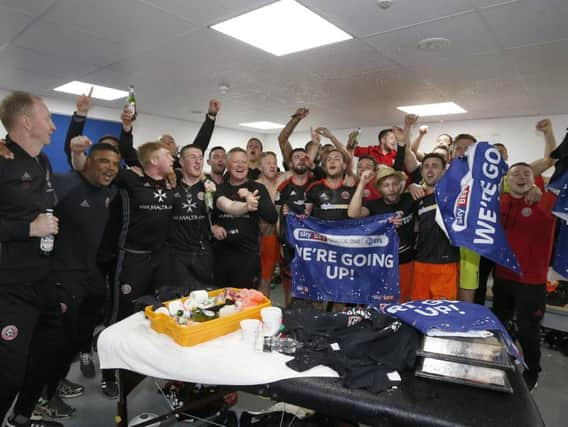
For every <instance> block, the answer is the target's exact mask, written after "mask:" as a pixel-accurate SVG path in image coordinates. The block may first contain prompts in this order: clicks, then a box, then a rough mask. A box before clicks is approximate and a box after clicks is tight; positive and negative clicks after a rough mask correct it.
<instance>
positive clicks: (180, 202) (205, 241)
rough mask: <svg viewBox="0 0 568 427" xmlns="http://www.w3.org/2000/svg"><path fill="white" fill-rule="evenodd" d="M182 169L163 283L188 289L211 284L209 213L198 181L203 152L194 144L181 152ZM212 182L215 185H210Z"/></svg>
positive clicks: (211, 263)
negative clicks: (165, 277)
mask: <svg viewBox="0 0 568 427" xmlns="http://www.w3.org/2000/svg"><path fill="white" fill-rule="evenodd" d="M179 159H180V163H181V166H182V170H181V171H176V173H177V174H178V177H177V178H178V179H177V186H176V188H175V189H174V192H173V213H172V220H171V222H170V226H169V228H168V237H167V247H168V254H167V262H166V266H167V268H166V270H167V271H169V273H170V274H169V277H168V279H169V280H167V283H166V285H167V286H169V287H172V288H174V287H175V288H179V289H184V290H185V292H184V293H186V294H187V293H188V292H189V291H193V290H198V289H205V288H210V287H212V286H213V253H212V250H211V223H210V216H209V215H210V212H209V209H208V208H207V207H206V197H205V193H206V189H205V185H204V183H203V182H202V181H201V174H202V171H203V152H202V151H201V148H200V147H198V146H197V145H193V144H191V145H186V146H185V147H183V148H182V149H181V151H180V156H179ZM213 185H214V184H213Z"/></svg>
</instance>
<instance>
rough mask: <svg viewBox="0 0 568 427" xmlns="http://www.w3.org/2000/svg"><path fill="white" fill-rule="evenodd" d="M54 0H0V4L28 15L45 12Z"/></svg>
mask: <svg viewBox="0 0 568 427" xmlns="http://www.w3.org/2000/svg"><path fill="white" fill-rule="evenodd" d="M53 3H55V0H0V6H6V7H9V8H11V9H14V10H18V11H20V12H23V13H25V14H27V15H30V16H37V15H40V14H42V13H43V12H45V11H46V10H47V9H48V8H49V7H50V6H51V5H53Z"/></svg>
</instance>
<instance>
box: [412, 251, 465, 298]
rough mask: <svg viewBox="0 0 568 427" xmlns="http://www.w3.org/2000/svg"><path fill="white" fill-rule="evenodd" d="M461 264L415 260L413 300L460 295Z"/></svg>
mask: <svg viewBox="0 0 568 427" xmlns="http://www.w3.org/2000/svg"><path fill="white" fill-rule="evenodd" d="M458 269H459V264H458V263H457V262H456V263H450V264H429V263H424V262H419V261H414V277H413V280H412V289H411V290H410V298H411V299H412V301H416V300H424V299H449V300H455V299H457V297H458V278H459V274H458Z"/></svg>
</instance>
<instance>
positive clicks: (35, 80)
mask: <svg viewBox="0 0 568 427" xmlns="http://www.w3.org/2000/svg"><path fill="white" fill-rule="evenodd" d="M58 84H60V83H59V79H58V78H57V77H53V76H47V75H45V74H42V73H41V71H40V70H37V71H36V72H29V71H23V70H20V69H17V68H6V69H3V70H2V72H1V73H0V88H2V89H5V90H25V91H28V92H31V93H34V94H36V95H51V94H52V92H51V88H54V87H56V85H58Z"/></svg>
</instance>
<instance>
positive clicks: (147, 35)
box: [42, 0, 196, 50]
mask: <svg viewBox="0 0 568 427" xmlns="http://www.w3.org/2000/svg"><path fill="white" fill-rule="evenodd" d="M42 21H44V22H49V23H52V24H56V25H59V26H66V27H71V28H74V29H76V30H79V31H84V32H87V33H90V34H93V35H96V36H98V37H100V38H104V39H106V40H108V41H111V42H113V43H116V44H118V45H121V46H123V47H124V48H127V49H135V50H146V49H148V48H151V47H153V46H159V45H162V44H164V43H166V42H167V41H169V40H170V39H172V38H174V37H176V36H178V35H180V34H184V33H188V32H190V31H193V30H195V29H196V27H195V26H193V25H192V24H190V23H189V22H188V21H186V20H184V19H181V18H180V17H178V16H175V15H173V14H169V13H166V12H164V11H162V10H159V9H156V8H155V7H151V6H149V5H147V4H144V3H141V2H139V1H137V0H120V1H116V0H97V1H91V2H85V1H82V2H78V1H77V0H58V2H57V3H56V4H55V5H54V6H53V7H52V8H51V9H50V10H49V11H48V12H47V13H46V14H45V15H44V16H43V17H42Z"/></svg>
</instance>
